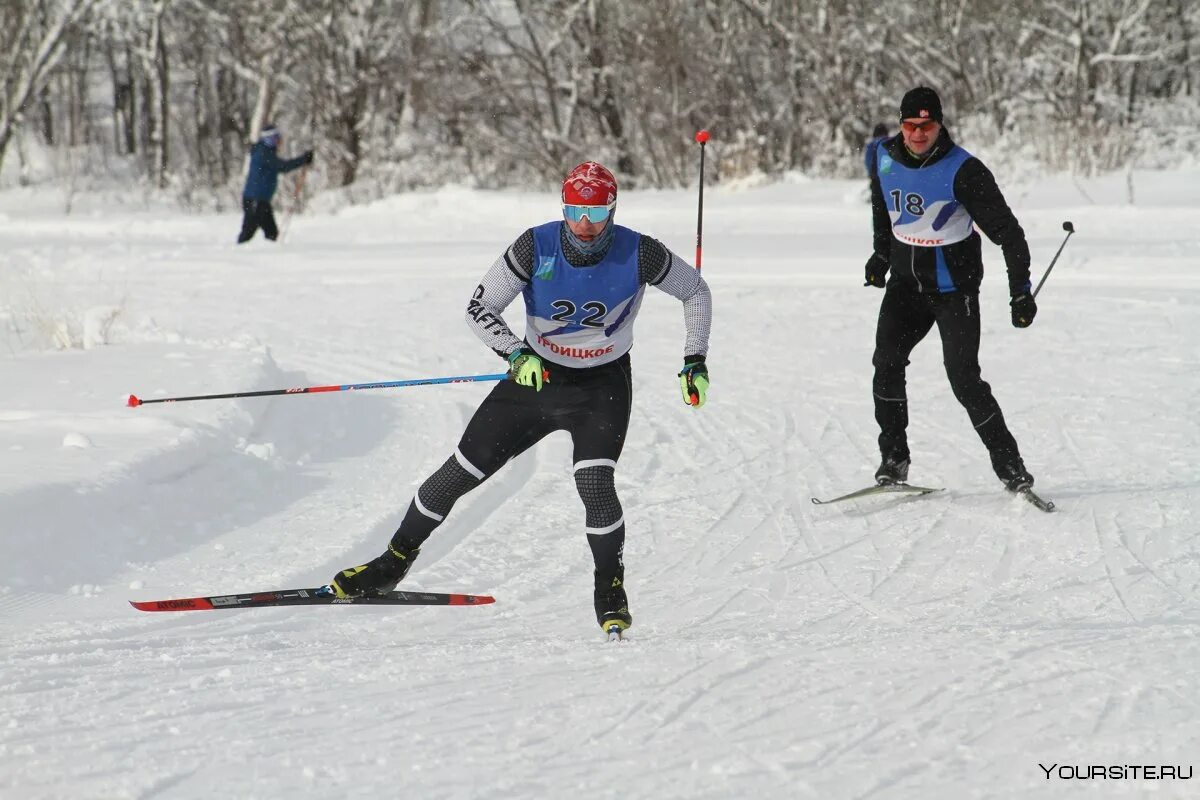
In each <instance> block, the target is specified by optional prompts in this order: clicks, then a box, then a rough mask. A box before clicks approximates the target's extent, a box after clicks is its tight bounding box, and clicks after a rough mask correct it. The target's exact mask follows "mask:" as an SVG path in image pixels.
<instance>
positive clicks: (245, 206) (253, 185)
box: [237, 125, 313, 244]
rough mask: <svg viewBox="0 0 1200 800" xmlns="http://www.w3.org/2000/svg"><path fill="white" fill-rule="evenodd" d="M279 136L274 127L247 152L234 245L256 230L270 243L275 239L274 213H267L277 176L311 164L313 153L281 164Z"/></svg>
mask: <svg viewBox="0 0 1200 800" xmlns="http://www.w3.org/2000/svg"><path fill="white" fill-rule="evenodd" d="M282 141H283V136H282V135H281V134H280V133H279V129H278V128H276V127H275V126H274V125H267V126H266V127H264V128H263V130H262V135H261V136H260V137H259V140H258V142H257V143H256V144H255V145H254V146H253V147H252V148H250V171H249V172H248V173H247V174H246V186H245V188H244V189H242V211H243V212H244V213H243V216H242V230H241V233H239V234H238V239H237V240H238V244H241V243H242V242H248V241H250V239H251V238H252V237H253V236H254V233H255V231H257V230H258V229H259V228H262V230H263V236H266V237H267V238H268V239H270V240H271V241H275V240H276V239H277V238H279V226H278V225H276V224H275V212H274V211H273V210H272V209H271V198H272V197H274V196H275V187H276V185H277V184H278V182H279V173H281V172H291V171H292V170H294V169H299V168H300V167H303V166H307V165H308V164H311V163H312V160H313V151H312V150H306V151H304V153H303V154H301V155H299V156H297V157H296V158H291V159H287V160H284V159H282V158H280V157H279V155H278V153H277V152H276V150H277V149H278V148H279V144H280V142H282Z"/></svg>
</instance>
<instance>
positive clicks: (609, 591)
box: [594, 572, 633, 631]
mask: <svg viewBox="0 0 1200 800" xmlns="http://www.w3.org/2000/svg"><path fill="white" fill-rule="evenodd" d="M594 574H595V577H596V594H595V600H596V621H597V622H599V623H600V627H601V628H603V629H604V630H606V631H607V630H608V629H609V628H610V627H611V626H613V625H616V626H617V627H618V628H619V629H620V630H622V631H623V630H625V629H626V628H628V627H629V626H630V625H632V624H633V616H632V615H631V614H630V613H629V600H628V599H627V598H626V597H625V582H624V581H623V580H622V577H623V576H621V575H612V576H607V575H606V576H601V575H600V573H598V572H597V573H594Z"/></svg>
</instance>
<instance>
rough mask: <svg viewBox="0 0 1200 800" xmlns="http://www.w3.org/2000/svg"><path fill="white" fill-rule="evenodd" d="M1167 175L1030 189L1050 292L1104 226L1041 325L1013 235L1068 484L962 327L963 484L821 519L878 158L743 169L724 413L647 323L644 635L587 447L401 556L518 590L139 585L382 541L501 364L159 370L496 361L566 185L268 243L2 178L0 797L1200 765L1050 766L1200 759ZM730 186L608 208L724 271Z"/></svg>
mask: <svg viewBox="0 0 1200 800" xmlns="http://www.w3.org/2000/svg"><path fill="white" fill-rule="evenodd" d="M1001 177H1002V178H1003V176H1001ZM1136 178H1137V193H1136V202H1137V205H1133V206H1129V205H1126V204H1125V202H1126V194H1125V185H1126V177H1125V176H1124V175H1122V176H1116V177H1113V178H1109V179H1106V180H1098V181H1093V182H1090V183H1085V182H1080V181H1074V180H1071V179H1059V180H1046V181H1043V182H1041V183H1039V184H1036V185H1029V186H1015V187H1005V188H1006V191H1007V192H1008V195H1009V199H1010V201H1011V202H1012V204H1013V206H1014V210H1015V211H1016V212H1017V214H1018V216H1019V218H1020V219H1021V221H1022V223H1023V225H1024V227H1025V230H1026V233H1027V234H1028V236H1029V240H1030V244H1031V247H1032V251H1033V254H1034V279H1035V281H1036V280H1037V279H1038V278H1040V277H1041V274H1042V272H1043V271H1044V269H1045V267H1046V264H1047V263H1048V262H1049V260H1050V257H1051V256H1052V255H1053V253H1054V251H1055V249H1056V248H1057V247H1058V245H1059V243H1060V241H1061V240H1062V236H1063V231H1062V228H1061V224H1062V221H1063V220H1067V219H1069V220H1072V221H1073V222H1074V224H1075V226H1076V228H1077V230H1078V233H1077V234H1076V235H1075V236H1074V237H1073V238H1072V240H1071V242H1070V244H1069V245H1068V246H1067V249H1066V251H1065V252H1064V254H1063V256H1062V257H1061V259H1060V261H1059V263H1058V265H1057V266H1056V267H1055V270H1054V273H1053V274H1052V276H1051V277H1050V279H1049V281H1048V282H1047V284H1046V286H1045V288H1044V290H1043V292H1042V294H1041V295H1040V297H1039V304H1040V313H1039V315H1038V318H1037V321H1036V323H1035V324H1034V325H1033V327H1031V328H1029V329H1028V330H1016V329H1014V328H1013V327H1012V326H1011V325H1010V322H1009V318H1008V308H1007V299H1008V298H1007V292H1006V283H1005V279H1004V269H1003V261H1002V259H1001V256H1000V252H999V250H998V249H997V248H995V247H994V246H992V245H991V244H990V243H989V244H985V260H986V264H987V269H988V272H987V277H986V279H985V281H984V287H983V292H982V306H983V314H984V319H983V330H984V333H983V346H982V351H981V359H982V363H983V368H984V377H985V378H986V379H987V380H988V381H989V382H990V383H991V384H992V387H993V389H994V391H995V393H996V395H997V397H998V399H999V400H1000V402H1001V405H1002V407H1003V408H1004V411H1005V414H1006V417H1007V418H1008V421H1009V424H1010V426H1011V428H1012V429H1013V431H1014V433H1015V435H1016V436H1017V439H1018V441H1019V442H1020V444H1021V447H1022V450H1023V454H1024V455H1025V459H1026V462H1027V464H1028V466H1029V467H1030V469H1031V470H1032V472H1033V473H1034V474H1035V475H1036V476H1037V479H1038V481H1037V488H1039V489H1040V490H1042V492H1043V493H1044V494H1045V495H1046V496H1047V497H1050V498H1052V499H1053V500H1054V501H1055V502H1056V503H1057V504H1058V507H1059V510H1058V512H1057V513H1054V514H1044V513H1042V512H1040V511H1038V510H1036V509H1035V508H1033V507H1032V506H1030V505H1028V504H1026V503H1024V502H1022V501H1021V500H1019V499H1014V498H1013V497H1011V496H1009V495H1008V494H1007V493H1006V492H1004V491H1003V490H1002V488H1001V486H1000V485H999V483H998V482H997V481H996V479H995V477H994V476H993V475H992V474H991V471H990V469H989V466H988V462H987V456H986V452H985V451H984V449H983V447H982V445H981V444H980V443H979V441H978V440H977V438H976V436H975V434H974V431H973V430H972V428H971V424H970V422H969V421H968V419H967V415H966V413H965V411H963V410H962V408H961V407H960V406H959V405H958V403H957V402H956V401H955V399H954V397H953V395H952V393H951V391H950V388H949V386H948V384H947V382H946V379H945V376H944V373H943V369H942V366H941V355H940V350H941V348H940V345H939V342H938V339H937V337H936V333H934V334H931V336H930V337H929V338H927V339H926V341H925V342H923V343H922V344H921V346H919V347H918V349H917V350H916V351H915V353H914V355H913V359H912V366H911V367H910V370H909V392H910V399H911V407H912V424H911V428H910V440H911V445H912V449H913V457H914V466H913V470H912V473H911V478H912V480H913V482H914V483H920V484H924V485H933V486H944V487H946V491H945V492H942V493H939V494H935V495H930V496H927V497H922V498H916V499H903V498H884V499H873V500H869V501H861V502H852V503H847V504H843V505H835V506H825V507H818V506H814V505H812V504H811V503H810V502H809V500H810V498H811V497H813V496H816V497H830V496H832V495H836V494H841V493H843V492H846V491H850V490H852V489H855V488H859V487H860V486H863V485H866V484H867V483H869V482H870V481H871V475H872V472H873V470H874V467H875V466H876V462H877V452H876V447H875V435H876V432H877V431H876V427H875V423H874V420H873V415H872V403H871V387H870V380H871V363H870V360H871V351H872V346H873V340H874V321H875V317H876V314H877V309H878V303H879V300H880V298H881V296H882V294H881V293H880V292H879V291H878V290H875V289H870V288H864V287H863V286H862V264H863V263H864V261H865V259H866V257H867V255H868V254H869V252H870V221H869V209H868V207H867V205H866V204H865V203H864V202H863V191H862V190H863V185H862V182H826V181H807V180H796V179H793V180H788V181H784V182H780V183H776V184H773V185H766V186H757V187H752V188H745V189H741V190H736V189H732V188H729V189H724V190H716V189H712V188H710V189H709V190H708V191H707V192H706V196H705V227H704V275H705V277H706V278H707V279H708V281H709V282H710V284H711V286H712V288H713V296H714V329H713V336H712V349H711V352H710V358H709V364H710V368H711V371H712V379H713V385H712V390H711V393H710V396H709V403H708V405H707V406H706V407H705V408H703V409H701V410H699V411H696V410H692V409H690V408H688V407H687V406H685V405H683V403H682V402H681V401H680V399H679V397H678V382H677V379H676V376H675V373H676V372H677V370H678V369H679V365H680V357H681V355H682V353H681V346H682V341H683V323H682V311H681V308H680V306H679V303H678V302H677V301H676V300H674V299H672V298H669V297H667V296H666V295H663V294H661V293H658V292H655V291H654V290H649V291H648V294H647V298H648V299H647V301H646V303H645V304H644V306H643V309H642V313H641V318H640V319H639V321H638V326H637V339H636V345H635V348H634V351H633V364H634V379H635V384H636V386H635V399H634V407H633V418H632V422H631V426H630V433H629V441H628V446H627V447H626V449H625V453H624V456H623V458H622V459H621V463H620V468H619V470H618V473H617V481H618V490H619V492H620V494H621V498H622V501H623V504H624V508H625V519H626V522H627V525H628V531H629V533H628V539H627V543H626V548H625V560H626V569H627V585H628V588H629V594H630V601H631V610H632V611H633V614H634V617H635V625H634V627H633V628H632V630H631V631H630V636H629V641H628V642H626V643H624V644H609V643H607V642H605V641H603V636H602V634H601V632H600V630H599V629H598V628H597V627H596V624H595V621H594V618H593V615H592V610H591V558H590V553H589V551H588V548H587V544H586V540H585V537H584V533H583V524H584V519H583V509H582V505H581V503H580V502H579V499H578V497H577V496H576V493H575V490H574V486H573V483H572V481H571V478H570V442H569V440H568V439H567V437H566V435H565V434H556V435H555V436H552V437H550V438H549V439H547V440H546V441H544V442H543V443H542V444H541V445H540V446H538V447H537V448H536V449H535V450H533V451H531V452H530V453H527V454H526V455H524V456H522V457H521V458H518V459H517V460H515V461H514V462H513V463H511V464H509V465H508V466H507V467H506V468H505V469H504V470H503V471H502V472H501V473H500V474H499V475H497V476H496V477H495V478H493V479H492V480H490V481H489V482H488V483H487V484H485V486H484V487H482V488H481V489H479V490H478V491H477V492H476V493H474V494H473V495H471V496H469V497H468V498H466V499H464V500H463V501H462V502H461V503H460V504H459V505H458V507H456V508H455V510H454V512H453V513H452V514H451V516H450V517H449V519H448V521H447V522H446V523H445V524H444V525H443V526H442V527H441V528H440V529H439V530H438V531H437V532H436V533H435V534H434V536H433V537H432V538H431V539H430V541H429V542H428V543H427V546H426V547H425V549H424V551H423V553H422V555H421V557H420V559H419V560H418V561H417V562H416V567H415V568H414V570H413V572H412V574H411V575H410V577H409V579H408V580H406V582H405V584H404V587H406V588H412V589H420V590H428V591H461V592H474V593H487V594H494V595H495V597H496V598H497V602H496V603H495V605H491V606H486V607H475V608H471V607H463V608H458V607H454V608H446V607H442V608H381V607H316V608H301V609H286V608H284V609H261V610H240V611H212V612H200V613H178V614H146V613H141V612H138V611H136V610H134V609H133V608H131V607H130V606H129V605H128V603H127V601H128V600H131V599H139V600H145V599H164V598H172V597H189V596H195V595H207V594H224V593H230V592H236V591H253V590H263V589H271V588H286V587H298V586H314V585H319V584H322V583H325V582H327V581H328V579H329V578H330V577H332V575H333V574H334V573H335V571H336V570H338V569H340V568H343V567H347V566H350V565H353V564H359V563H362V562H363V561H364V560H366V559H368V558H370V557H373V556H374V555H376V554H378V553H379V552H381V551H382V550H383V549H384V547H385V546H386V542H387V540H388V538H389V537H390V535H391V533H392V531H393V530H394V529H395V527H396V526H397V524H398V523H399V521H400V519H401V517H402V515H403V513H404V510H405V508H406V506H407V504H408V502H409V499H410V497H411V495H412V492H413V490H414V488H415V487H416V486H417V485H418V484H419V483H420V482H421V480H423V479H424V477H425V476H427V475H428V474H429V473H430V472H431V471H432V470H433V469H435V468H436V467H437V466H438V465H439V464H440V463H441V462H442V461H444V460H445V459H446V457H447V456H448V455H449V454H450V453H451V452H452V450H453V448H454V446H455V444H456V442H457V441H458V437H459V435H460V433H461V430H462V428H463V426H464V424H465V422H466V421H467V419H469V417H470V415H471V413H472V412H473V410H474V408H475V407H476V406H477V404H478V403H479V402H480V401H481V400H482V398H483V397H484V396H485V395H486V393H487V392H488V391H489V389H490V385H489V384H461V385H445V386H423V387H416V388H407V389H398V390H378V391H362V392H340V393H334V394H317V395H303V396H286V397H273V398H258V399H244V400H233V401H209V402H194V403H178V404H162V405H147V406H143V407H141V408H136V409H132V408H127V407H126V406H125V399H126V397H127V396H128V395H129V394H130V393H134V394H137V395H138V396H140V397H142V398H144V399H149V398H154V397H164V396H172V395H189V394H200V393H210V392H212V393H215V392H231V391H248V390H258V389H272V388H286V387H294V386H311V385H323V384H345V383H357V382H368V381H383V380H400V379H407V378H418V377H424V376H437V375H456V374H470V373H489V372H497V371H501V370H502V368H503V366H504V365H503V364H502V362H500V361H499V360H498V359H496V358H495V356H494V355H493V354H491V353H490V352H489V351H487V350H486V349H485V348H484V347H483V346H482V345H481V344H480V343H479V342H478V341H477V340H476V339H475V338H474V336H473V335H472V334H471V332H470V331H469V330H468V328H467V327H466V325H465V324H464V322H463V311H464V309H465V306H466V302H467V299H468V298H469V296H470V294H471V292H472V290H473V289H474V287H475V284H476V281H477V280H478V278H479V277H480V276H481V275H482V274H483V273H484V271H485V270H486V269H487V267H488V266H489V265H490V264H491V263H492V261H493V260H494V259H495V258H496V257H497V255H499V254H500V253H501V252H502V250H503V249H504V248H505V247H506V246H507V245H508V244H509V243H510V242H511V241H512V240H513V239H514V238H515V237H516V236H517V235H518V234H519V233H520V232H521V231H522V230H524V229H525V228H526V227H528V226H530V225H533V224H536V223H540V222H543V221H546V220H548V219H552V218H554V217H555V216H556V214H557V203H556V198H555V197H554V196H553V194H552V193H509V192H503V193H495V192H493V193H484V192H478V191H471V190H466V189H458V188H447V189H443V190H440V191H435V192H428V193H421V194H411V195H406V196H401V197H396V198H393V199H389V200H386V201H381V202H378V203H375V204H373V205H369V206H365V207H357V208H350V209H346V210H344V211H341V212H339V213H335V214H330V215H326V216H311V217H299V218H296V219H294V220H293V221H292V224H291V229H290V231H289V233H288V236H287V239H286V241H285V242H284V243H282V244H275V245H273V244H269V243H266V242H264V241H262V240H261V239H258V240H255V241H254V242H252V243H251V244H249V245H247V246H244V247H240V248H239V247H236V246H235V245H234V244H233V238H234V235H235V233H236V231H237V227H238V224H239V221H240V220H239V219H238V217H237V216H234V215H225V216H220V217H216V216H180V215H177V214H174V213H172V212H169V211H167V210H162V209H157V210H156V209H154V208H152V207H150V208H147V207H144V206H143V207H138V208H133V207H128V208H123V207H121V206H119V205H116V204H112V203H97V204H95V205H94V207H92V208H90V209H89V208H88V207H87V204H86V202H85V201H86V198H76V201H75V208H76V209H83V213H76V214H74V215H71V216H66V217H64V216H62V215H61V213H59V212H58V211H56V210H55V204H54V203H53V202H52V201H51V200H47V199H45V198H44V197H42V196H40V195H38V194H37V193H36V192H30V191H29V190H22V191H16V190H14V191H12V192H8V193H6V194H4V195H0V210H2V211H3V214H4V216H3V217H2V219H3V225H2V226H0V290H2V291H3V294H2V295H0V311H4V312H5V314H4V315H3V316H0V338H3V340H4V341H5V343H6V345H7V346H5V347H0V386H3V387H4V391H3V395H2V398H0V520H3V523H2V525H3V528H2V532H0V642H2V643H3V647H0V796H2V797H22V798H64V797H71V798H167V797H170V798H207V797H217V796H228V797H239V798H278V797H285V796H286V797H317V796H322V797H331V796H333V797H336V796H351V795H353V796H369V797H420V798H472V797H484V796H486V797H523V798H524V797H547V798H560V797H580V798H585V797H586V798H593V797H595V798H608V797H611V798H626V797H629V798H665V797H671V798H676V797H678V798H740V797H759V798H868V797H870V798H897V797H899V798H965V797H971V798H1012V797H1061V796H1066V793H1067V791H1068V789H1071V790H1073V791H1072V793H1078V792H1079V791H1088V792H1089V796H1095V797H1107V796H1121V797H1132V796H1141V795H1143V794H1144V793H1149V792H1154V796H1156V797H1183V796H1195V786H1196V784H1195V781H1194V780H1192V781H1178V780H1174V781H1173V780H1103V781H1101V780H1095V781H1091V782H1088V783H1087V784H1086V786H1081V785H1079V784H1081V783H1082V782H1081V781H1070V782H1066V781H1063V780H1061V779H1059V778H1058V777H1057V776H1055V777H1053V778H1047V777H1046V774H1045V772H1044V771H1043V769H1042V768H1041V767H1039V764H1044V765H1047V766H1049V765H1051V764H1060V765H1063V764H1067V765H1079V766H1080V767H1081V768H1086V766H1087V765H1092V764H1103V765H1125V764H1130V765H1135V764H1136V765H1181V766H1186V765H1189V764H1190V765H1192V766H1195V764H1196V762H1197V761H1198V760H1200V759H1198V757H1197V753H1200V723H1198V722H1197V720H1198V719H1200V638H1198V636H1197V634H1198V632H1200V546H1198V539H1197V531H1198V530H1200V510H1198V509H1200V402H1198V401H1197V397H1200V355H1198V350H1197V344H1196V343H1197V340H1198V337H1200V256H1198V254H1200V172H1195V171H1192V172H1187V171H1178V172H1167V173H1138V174H1137V175H1136ZM1110 183H1111V184H1112V185H1111V186H1108V184H1110ZM1106 199H1108V200H1111V204H1105V201H1106ZM695 213H696V209H695V192H694V190H693V191H691V192H688V191H678V192H675V191H655V192H626V193H624V194H623V195H622V200H621V207H620V212H619V216H618V220H619V221H620V222H622V223H623V224H626V225H629V226H632V227H634V228H637V229H639V230H641V231H644V232H646V233H649V234H651V235H654V236H656V237H658V238H660V239H661V240H663V241H664V242H665V243H666V244H667V245H668V246H669V247H671V248H672V249H674V250H675V251H676V252H678V253H679V254H681V255H682V256H684V257H685V258H687V259H688V260H689V261H690V260H691V259H692V258H693V255H694V249H693V248H694V242H695V228H694V226H695ZM22 315H24V316H22ZM509 315H510V322H513V323H514V324H516V325H517V327H518V328H519V327H520V324H521V321H522V319H523V310H522V309H520V307H519V304H518V305H517V306H514V307H513V308H512V309H510V312H509ZM19 318H22V319H25V320H27V321H28V319H30V318H34V319H36V320H37V321H38V322H39V324H42V325H43V326H44V327H45V329H46V330H47V334H46V339H45V341H47V342H50V341H53V340H54V336H53V335H52V333H51V332H52V331H54V330H57V331H58V335H60V336H65V337H66V338H65V339H64V340H62V341H60V342H59V343H60V344H67V343H69V342H70V341H71V336H72V331H71V328H72V325H74V326H75V327H76V328H77V330H75V332H74V335H75V339H76V341H75V343H74V346H72V347H70V348H68V349H62V350H57V351H56V350H52V349H49V348H48V347H32V346H30V339H29V331H30V330H31V329H30V328H29V327H28V325H27V326H26V327H25V328H22V327H21V325H19V324H18V319H19ZM81 321H82V322H81ZM22 330H24V333H22ZM84 345H86V348H85V346H84Z"/></svg>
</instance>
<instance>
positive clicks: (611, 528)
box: [584, 517, 625, 536]
mask: <svg viewBox="0 0 1200 800" xmlns="http://www.w3.org/2000/svg"><path fill="white" fill-rule="evenodd" d="M624 524H625V517H621V518H620V519H619V520H617V521H616V522H614V523H613V524H612V525H607V526H605V527H603V528H584V530H585V531H586V532H587V533H588V534H590V535H592V536H603V535H604V534H606V533H612V532H613V531H615V530H616V529H617V528H620V527H621V526H622V525H624Z"/></svg>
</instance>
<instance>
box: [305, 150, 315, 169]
mask: <svg viewBox="0 0 1200 800" xmlns="http://www.w3.org/2000/svg"><path fill="white" fill-rule="evenodd" d="M312 160H313V151H312V150H305V151H304V166H308V165H309V164H311V163H312Z"/></svg>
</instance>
